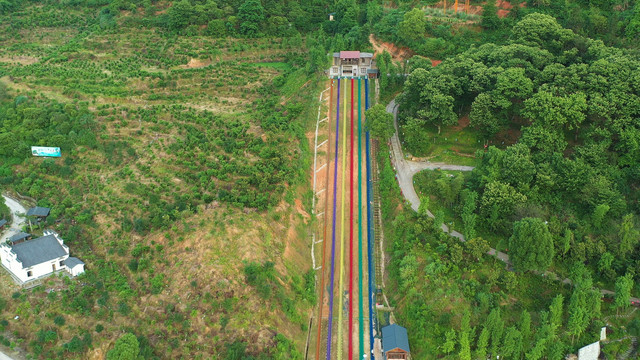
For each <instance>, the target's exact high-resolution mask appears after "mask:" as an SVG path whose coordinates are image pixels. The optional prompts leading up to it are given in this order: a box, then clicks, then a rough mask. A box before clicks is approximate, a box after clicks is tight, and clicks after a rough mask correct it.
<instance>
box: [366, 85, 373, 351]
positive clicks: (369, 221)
mask: <svg viewBox="0 0 640 360" xmlns="http://www.w3.org/2000/svg"><path fill="white" fill-rule="evenodd" d="M364 102H365V105H364V108H365V110H366V109H369V79H364ZM370 138H371V136H370V134H369V131H368V130H367V131H366V142H365V148H366V150H365V155H366V168H367V260H368V261H367V262H368V264H369V350H370V353H371V359H374V356H373V343H374V337H373V323H374V321H375V319H374V317H373V314H374V311H373V307H374V306H375V290H374V288H373V284H375V282H374V281H373V276H374V272H373V240H374V237H373V216H372V215H373V212H372V211H373V209H372V205H373V204H372V198H373V196H372V192H373V191H372V179H371V145H370V143H371V139H370Z"/></svg>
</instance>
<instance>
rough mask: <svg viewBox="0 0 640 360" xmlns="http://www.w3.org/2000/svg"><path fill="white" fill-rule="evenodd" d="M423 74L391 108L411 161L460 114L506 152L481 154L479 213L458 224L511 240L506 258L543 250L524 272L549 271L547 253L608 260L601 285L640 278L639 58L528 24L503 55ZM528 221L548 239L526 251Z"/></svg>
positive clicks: (476, 55) (539, 18)
mask: <svg viewBox="0 0 640 360" xmlns="http://www.w3.org/2000/svg"><path fill="white" fill-rule="evenodd" d="M425 67H426V68H416V69H414V70H413V71H412V73H411V74H410V76H409V77H408V78H407V81H406V82H405V84H404V92H403V93H402V95H401V96H400V97H399V99H398V102H399V104H400V113H399V122H400V125H401V133H402V132H404V134H405V136H404V141H405V144H406V146H407V148H408V149H409V151H412V152H413V151H420V149H422V148H423V147H424V146H425V144H428V141H425V136H424V132H425V129H427V128H430V130H431V131H433V130H436V129H437V128H438V127H439V126H442V125H446V124H447V123H448V124H451V123H453V122H455V121H456V120H457V119H458V118H459V117H461V116H463V115H466V114H469V117H470V121H471V125H472V126H474V127H475V128H476V129H478V130H480V131H482V133H483V134H485V135H486V136H487V138H488V139H491V138H492V137H494V136H497V137H500V138H501V139H505V140H506V141H505V142H506V144H505V145H510V146H507V147H506V148H505V149H498V148H495V147H492V146H489V147H488V148H487V149H486V151H484V152H479V153H478V154H477V155H478V166H477V167H476V169H475V170H474V171H473V173H472V175H471V177H470V182H469V186H470V190H472V191H474V192H476V193H477V199H478V202H477V205H478V206H477V209H476V210H474V211H472V212H466V213H464V218H466V219H467V222H469V223H473V224H476V225H475V226H477V227H478V228H479V230H481V231H480V232H481V233H482V231H489V232H497V233H498V234H500V235H502V236H505V237H511V239H512V242H513V244H511V243H510V245H509V248H510V250H511V251H516V252H517V251H518V249H519V248H520V249H522V248H526V249H528V251H529V250H542V249H544V256H541V257H540V258H539V259H540V261H537V260H536V257H535V256H534V255H532V256H533V257H532V258H531V259H527V258H526V257H525V256H524V254H522V256H518V255H517V254H516V255H515V258H516V259H518V260H516V262H520V264H521V265H523V268H525V269H529V268H532V269H544V268H546V267H547V266H549V262H548V261H550V260H552V259H553V257H554V256H553V253H554V252H555V253H556V254H557V255H556V256H557V257H560V258H562V259H563V260H564V261H566V260H570V261H573V260H577V261H586V260H590V261H592V263H593V264H597V263H598V262H599V261H600V258H601V255H602V253H604V252H605V251H608V252H610V253H611V254H617V256H619V258H620V261H622V262H623V263H621V262H620V261H617V262H616V263H617V265H616V266H606V268H607V269H609V270H606V271H605V270H603V273H604V272H606V273H607V274H608V275H607V276H608V278H614V277H615V276H621V275H623V274H624V273H625V271H626V269H627V268H628V267H632V268H634V269H636V271H637V270H640V262H638V261H637V259H636V257H637V256H633V255H631V254H634V253H635V251H636V250H637V244H638V243H637V241H632V240H631V239H633V238H637V236H635V235H634V236H635V237H634V236H631V235H630V234H637V223H636V222H635V220H633V219H635V218H637V216H634V215H637V213H638V211H639V210H640V208H639V207H638V199H639V196H638V194H639V192H638V189H639V188H640V180H639V179H640V146H638V144H640V137H639V134H640V122H638V119H640V106H639V105H638V104H640V82H639V80H638V79H639V77H638V75H637V74H639V73H640V59H638V57H637V56H636V55H634V54H633V53H630V52H626V51H623V50H620V49H615V48H611V47H607V46H605V45H604V44H603V43H602V42H601V41H598V40H592V39H589V38H584V37H580V36H579V35H576V34H574V33H573V32H572V31H570V30H567V29H563V28H562V27H561V26H559V25H558V23H557V22H556V20H555V19H553V18H552V17H550V16H548V15H542V14H530V15H527V16H526V17H524V19H523V20H521V21H520V22H518V23H517V24H516V25H515V26H514V29H513V33H512V36H511V39H510V43H509V44H506V45H495V44H491V43H488V44H484V45H481V46H479V47H476V48H471V49H469V50H468V51H466V52H464V53H462V54H460V55H458V56H455V57H453V58H450V59H447V60H445V61H443V62H442V63H441V64H440V65H438V66H437V67H433V68H432V67H431V66H427V65H425ZM460 206H461V205H460ZM472 213H473V214H477V215H478V219H477V220H476V219H475V218H472V217H471V216H470V214H472ZM460 214H461V215H462V214H463V212H460ZM464 218H463V220H464ZM526 218H538V219H541V221H550V223H551V221H554V222H557V224H558V225H557V226H556V225H554V226H553V227H549V229H548V230H545V231H543V230H542V228H543V226H539V225H540V224H539V223H536V224H537V225H536V226H537V227H534V228H535V229H536V230H535V231H536V234H537V235H535V237H536V238H539V241H542V240H544V243H545V246H544V247H539V248H538V247H536V248H533V247H526V246H522V244H524V245H526V243H527V242H526V241H524V240H525V239H527V238H528V237H532V236H534V235H531V232H530V231H529V230H528V229H529V227H531V226H533V225H531V226H529V225H530V222H531V221H533V220H527V221H525V220H523V219H526ZM536 221H538V220H536ZM514 223H515V225H514ZM525 225H526V226H525ZM465 226H466V225H465ZM538 227H539V228H538ZM531 231H533V230H531ZM538 233H539V234H538ZM472 234H473V232H472ZM525 234H526V235H525ZM540 234H544V236H542V235H540ZM548 234H550V235H548ZM567 234H570V235H569V236H567ZM521 240H522V241H523V242H521ZM537 241H538V240H537ZM517 244H520V246H517ZM554 250H558V251H554ZM632 258H633V259H632ZM529 260H530V261H529ZM542 260H544V261H542ZM541 261H542V262H541ZM603 264H605V263H603Z"/></svg>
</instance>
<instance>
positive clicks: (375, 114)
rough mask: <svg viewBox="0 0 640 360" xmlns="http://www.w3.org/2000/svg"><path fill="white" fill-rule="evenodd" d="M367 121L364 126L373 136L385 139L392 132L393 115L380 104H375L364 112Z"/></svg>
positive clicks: (393, 131) (393, 130)
mask: <svg viewBox="0 0 640 360" xmlns="http://www.w3.org/2000/svg"><path fill="white" fill-rule="evenodd" d="M365 115H366V119H367V123H366V127H367V129H368V130H369V131H371V134H373V136H375V137H377V138H379V139H381V140H383V141H386V140H388V139H389V138H390V137H391V136H392V135H393V133H395V128H394V127H393V116H392V115H391V114H390V113H388V112H387V109H386V108H385V106H384V105H382V104H376V105H374V106H373V107H372V108H370V109H368V110H367V111H366V112H365Z"/></svg>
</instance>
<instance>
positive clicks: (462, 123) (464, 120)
mask: <svg viewBox="0 0 640 360" xmlns="http://www.w3.org/2000/svg"><path fill="white" fill-rule="evenodd" d="M469 121H470V120H469V115H464V116H462V117H460V119H458V125H456V126H452V127H451V128H452V129H454V130H455V131H460V130H462V129H464V128H466V127H467V126H469Z"/></svg>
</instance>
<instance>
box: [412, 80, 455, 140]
mask: <svg viewBox="0 0 640 360" xmlns="http://www.w3.org/2000/svg"><path fill="white" fill-rule="evenodd" d="M423 91H424V92H425V93H427V94H429V95H427V96H426V98H425V99H426V104H425V105H426V107H425V108H424V109H422V110H418V116H419V117H420V118H422V119H425V120H426V121H427V123H429V124H432V125H435V126H436V127H437V128H438V134H440V131H441V127H442V126H449V125H453V124H455V123H456V122H457V121H458V116H457V115H456V113H455V112H454V111H453V102H454V98H453V96H451V95H446V94H443V93H441V92H439V91H437V90H436V89H425V90H423Z"/></svg>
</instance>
